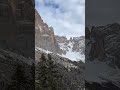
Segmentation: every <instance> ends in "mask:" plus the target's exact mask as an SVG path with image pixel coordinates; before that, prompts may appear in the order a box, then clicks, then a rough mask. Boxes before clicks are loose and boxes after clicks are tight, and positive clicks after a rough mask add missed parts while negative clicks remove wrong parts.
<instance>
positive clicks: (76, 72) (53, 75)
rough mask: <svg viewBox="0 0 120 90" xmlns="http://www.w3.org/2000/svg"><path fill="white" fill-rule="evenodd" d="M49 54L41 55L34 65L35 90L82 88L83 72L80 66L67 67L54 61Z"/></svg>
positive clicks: (74, 89)
mask: <svg viewBox="0 0 120 90" xmlns="http://www.w3.org/2000/svg"><path fill="white" fill-rule="evenodd" d="M54 61H55V60H52V57H51V55H50V54H48V56H47V57H46V56H45V55H44V54H42V55H41V58H40V62H38V64H37V65H36V73H35V75H36V80H35V81H36V90H83V89H84V80H83V76H82V75H83V72H81V70H80V68H78V69H77V68H71V69H67V68H65V67H64V66H62V65H60V64H58V63H55V62H54Z"/></svg>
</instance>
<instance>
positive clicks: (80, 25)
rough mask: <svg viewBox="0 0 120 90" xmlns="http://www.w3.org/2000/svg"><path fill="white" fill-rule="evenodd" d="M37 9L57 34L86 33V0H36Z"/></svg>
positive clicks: (77, 34)
mask: <svg viewBox="0 0 120 90" xmlns="http://www.w3.org/2000/svg"><path fill="white" fill-rule="evenodd" d="M36 9H37V10H38V12H39V13H40V15H41V17H42V18H43V20H44V22H46V23H47V24H48V25H49V26H52V27H53V28H54V31H55V34H57V35H64V36H67V37H74V36H81V35H84V34H85V30H84V27H85V0H36Z"/></svg>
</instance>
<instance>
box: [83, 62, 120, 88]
mask: <svg viewBox="0 0 120 90" xmlns="http://www.w3.org/2000/svg"><path fill="white" fill-rule="evenodd" d="M85 75H86V78H85V79H86V80H87V81H88V82H89V83H92V82H97V83H102V82H111V83H113V84H114V85H116V86H118V87H120V69H117V68H116V69H115V68H112V67H110V66H109V65H107V64H106V63H105V62H100V61H94V62H93V61H92V62H88V63H86V73H85Z"/></svg>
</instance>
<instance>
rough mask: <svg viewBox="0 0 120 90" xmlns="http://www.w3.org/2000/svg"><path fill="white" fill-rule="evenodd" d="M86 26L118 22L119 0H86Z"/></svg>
mask: <svg viewBox="0 0 120 90" xmlns="http://www.w3.org/2000/svg"><path fill="white" fill-rule="evenodd" d="M85 8H86V11H85V13H86V16H85V20H86V26H102V25H107V24H112V23H120V0H86V6H85Z"/></svg>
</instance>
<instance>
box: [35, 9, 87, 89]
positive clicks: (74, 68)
mask: <svg viewBox="0 0 120 90" xmlns="http://www.w3.org/2000/svg"><path fill="white" fill-rule="evenodd" d="M35 20H36V22H35V60H36V74H35V75H36V76H35V77H36V79H35V81H36V86H37V90H84V89H85V86H84V85H85V82H84V73H85V72H84V71H85V70H84V63H83V62H82V61H84V48H85V47H84V41H85V39H84V36H81V37H71V38H70V39H67V38H66V37H65V36H58V35H55V33H54V29H53V28H52V27H49V26H48V25H47V24H46V23H44V21H43V20H42V18H41V17H40V15H39V13H38V12H37V11H36V13H35ZM80 57H82V58H80ZM81 60H82V61H81ZM52 62H53V63H52ZM43 69H44V70H43ZM51 72H52V73H51ZM59 75H60V77H59ZM56 76H57V77H56ZM44 79H45V80H44ZM59 80H60V81H59ZM51 81H52V82H51ZM45 84H46V85H45ZM44 85H45V86H44Z"/></svg>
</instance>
